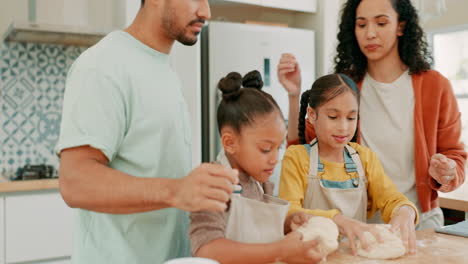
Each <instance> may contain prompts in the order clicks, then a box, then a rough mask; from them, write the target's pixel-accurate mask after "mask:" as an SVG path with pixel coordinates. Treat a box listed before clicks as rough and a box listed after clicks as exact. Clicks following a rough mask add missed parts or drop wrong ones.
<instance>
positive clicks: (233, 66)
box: [201, 21, 315, 194]
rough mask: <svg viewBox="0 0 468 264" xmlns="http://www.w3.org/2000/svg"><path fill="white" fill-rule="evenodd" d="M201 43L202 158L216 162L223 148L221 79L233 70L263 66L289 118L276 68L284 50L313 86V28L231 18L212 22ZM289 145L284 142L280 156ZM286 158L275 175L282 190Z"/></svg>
mask: <svg viewBox="0 0 468 264" xmlns="http://www.w3.org/2000/svg"><path fill="white" fill-rule="evenodd" d="M201 40H202V41H201V44H202V57H201V60H202V71H201V74H202V160H203V161H205V162H209V161H213V160H214V159H215V158H216V155H217V153H218V152H219V151H220V149H221V146H220V141H219V133H218V128H217V123H216V109H217V107H218V104H219V100H220V96H219V95H220V94H219V92H218V90H217V83H218V81H219V80H220V79H221V78H222V77H224V76H226V74H228V73H229V72H231V71H236V72H239V73H240V74H242V75H244V74H246V73H247V72H249V71H251V70H258V71H259V72H260V73H261V74H262V77H263V81H264V87H263V90H264V91H265V92H268V93H270V94H271V95H272V96H273V97H274V98H275V100H276V101H277V102H278V104H279V106H280V108H281V110H282V112H283V115H284V117H285V118H286V119H287V117H288V112H289V109H288V95H287V92H286V90H284V88H283V87H282V86H281V84H280V83H279V81H278V77H277V74H276V67H277V65H278V62H279V59H280V57H281V54H282V53H293V54H294V55H295V56H296V58H297V60H298V61H299V64H300V67H301V73H302V87H301V89H302V90H303V91H304V90H306V89H309V88H310V87H311V85H312V83H313V81H314V80H315V45H314V42H315V41H314V31H311V30H304V29H295V28H287V27H274V26H264V25H253V24H239V23H228V22H217V21H213V22H209V24H208V26H207V28H205V29H204V31H203V33H202V38H201ZM285 148H286V144H284V146H283V147H282V151H281V154H280V155H281V157H280V159H281V158H282V155H283V153H284V151H285ZM280 171H281V163H278V165H277V166H276V168H275V172H274V173H273V175H272V178H271V180H272V181H273V182H275V194H277V191H278V183H279V182H278V181H279V174H280Z"/></svg>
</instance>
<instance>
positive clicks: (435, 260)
mask: <svg viewBox="0 0 468 264" xmlns="http://www.w3.org/2000/svg"><path fill="white" fill-rule="evenodd" d="M416 236H417V241H416V246H417V249H416V250H417V251H416V254H415V255H406V256H403V257H401V258H398V259H394V260H375V259H368V258H363V257H359V256H352V255H351V254H350V251H349V249H347V248H345V247H344V245H342V244H341V245H340V248H338V250H337V251H336V252H334V253H332V254H331V255H330V256H328V258H327V262H325V263H326V264H335V263H346V264H348V263H362V264H380V263H388V264H391V263H394V264H395V263H398V264H420V263H421V264H439V263H440V264H467V263H468V238H464V237H458V236H451V235H445V234H440V233H436V232H434V230H432V229H427V230H422V231H417V232H416Z"/></svg>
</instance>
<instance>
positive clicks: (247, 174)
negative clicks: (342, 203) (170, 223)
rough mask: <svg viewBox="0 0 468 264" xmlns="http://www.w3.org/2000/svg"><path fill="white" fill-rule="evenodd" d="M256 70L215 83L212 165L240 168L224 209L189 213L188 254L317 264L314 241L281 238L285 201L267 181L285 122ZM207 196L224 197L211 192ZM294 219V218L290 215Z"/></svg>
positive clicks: (228, 259)
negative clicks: (216, 142)
mask: <svg viewBox="0 0 468 264" xmlns="http://www.w3.org/2000/svg"><path fill="white" fill-rule="evenodd" d="M262 87H263V81H262V77H261V75H260V73H259V72H258V71H252V72H249V73H248V74H246V75H245V76H244V77H242V76H241V75H240V74H239V73H237V72H231V73H229V74H228V75H227V76H226V77H224V78H222V79H221V80H220V81H219V84H218V89H220V90H221V92H222V100H221V103H220V104H219V106H218V111H217V121H218V130H219V134H220V136H221V143H222V145H223V151H221V152H220V153H219V155H218V157H217V160H216V163H220V164H222V165H224V166H226V167H230V168H233V169H236V170H238V171H239V185H237V186H236V187H237V189H235V192H234V194H233V195H232V196H231V199H230V201H229V203H228V209H227V210H226V211H224V212H196V213H192V214H191V216H190V219H191V223H190V231H189V235H190V240H191V243H192V254H193V255H194V256H197V257H206V258H210V259H215V260H217V261H219V262H220V263H223V264H226V263H247V262H248V263H273V262H276V261H284V262H287V263H318V262H319V261H320V260H321V259H322V257H323V256H322V254H321V253H320V251H319V250H318V249H317V243H318V242H317V241H308V242H303V241H302V240H301V236H302V235H300V234H299V233H298V232H295V231H294V232H290V233H289V234H287V235H286V236H284V231H283V230H284V229H286V230H290V229H292V228H291V227H287V226H285V222H291V221H285V218H286V215H287V212H288V208H289V203H288V202H287V201H285V200H281V199H279V198H276V197H273V196H271V193H272V192H273V186H272V184H273V183H271V182H269V181H268V179H269V178H270V176H271V175H272V173H273V170H274V168H275V165H276V164H277V163H278V154H279V148H280V146H281V145H282V143H283V142H284V140H285V137H286V124H285V122H284V118H283V115H282V113H281V110H280V108H279V107H278V104H277V103H276V101H275V100H274V99H273V97H272V96H271V95H270V94H268V93H266V92H264V91H262V90H261V89H262ZM210 195H211V196H215V197H216V196H219V195H224V193H222V192H221V191H220V192H219V193H211V194H210ZM292 217H293V216H292Z"/></svg>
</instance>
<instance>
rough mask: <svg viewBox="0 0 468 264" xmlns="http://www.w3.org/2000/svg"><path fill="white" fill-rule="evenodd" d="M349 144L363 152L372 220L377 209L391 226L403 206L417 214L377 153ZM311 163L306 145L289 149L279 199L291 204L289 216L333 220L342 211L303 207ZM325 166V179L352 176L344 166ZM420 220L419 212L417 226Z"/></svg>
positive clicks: (324, 162)
mask: <svg viewBox="0 0 468 264" xmlns="http://www.w3.org/2000/svg"><path fill="white" fill-rule="evenodd" d="M349 145H350V146H351V147H353V148H354V149H355V150H356V151H357V152H358V153H359V157H360V158H361V162H362V166H363V168H364V171H365V174H366V177H367V197H368V201H367V217H368V218H370V217H372V215H373V214H374V213H375V212H376V211H377V210H380V211H381V214H382V219H383V221H384V222H386V223H388V222H389V221H390V218H391V216H392V214H393V210H394V209H396V208H399V207H400V206H402V205H409V206H411V207H413V208H414V210H415V212H417V210H416V207H415V206H414V204H413V203H412V202H410V201H409V200H408V198H406V197H405V196H404V195H403V194H402V193H400V192H399V191H398V190H397V188H396V187H395V185H394V184H393V182H392V180H391V179H390V178H389V177H388V176H387V175H386V174H385V172H384V170H383V167H382V165H381V163H380V161H379V159H378V158H377V155H376V154H375V153H374V152H372V151H371V150H370V149H368V148H366V147H364V146H361V145H359V144H356V143H352V142H351V143H349ZM309 161H310V158H309V154H308V152H307V150H306V148H305V147H304V146H303V145H292V146H290V147H289V148H288V149H287V150H286V153H285V154H284V157H283V160H282V165H281V179H280V186H279V197H280V198H282V199H284V200H287V201H289V202H290V204H291V206H290V207H289V214H291V213H294V212H297V211H302V212H305V213H308V214H313V215H319V216H324V217H328V218H333V217H334V216H335V215H337V214H338V213H339V211H338V209H333V210H320V209H316V210H310V209H304V208H303V204H304V197H305V195H306V191H307V185H308V173H309V163H310V162H309ZM322 163H323V165H324V168H325V169H324V170H325V172H324V173H319V176H320V177H321V179H324V180H331V181H346V180H349V179H350V176H349V175H348V174H347V173H346V169H345V167H344V163H333V162H326V161H323V160H322ZM339 167H341V169H340V168H339ZM330 172H333V173H330ZM354 177H358V175H357V173H354V174H352V178H354ZM418 217H419V216H418V214H417V213H416V223H417V219H418Z"/></svg>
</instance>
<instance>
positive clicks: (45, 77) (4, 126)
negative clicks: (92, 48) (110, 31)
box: [0, 42, 86, 176]
mask: <svg viewBox="0 0 468 264" xmlns="http://www.w3.org/2000/svg"><path fill="white" fill-rule="evenodd" d="M85 49H86V48H84V47H75V46H59V45H45V44H34V43H16V42H4V43H0V173H2V174H3V175H5V176H11V175H13V174H14V173H15V172H16V170H17V169H18V168H19V167H22V166H24V165H25V164H42V163H46V164H51V165H53V166H54V167H56V168H57V165H58V159H57V158H56V156H55V155H54V153H53V149H54V146H55V144H56V142H57V139H58V135H59V130H60V119H61V118H60V117H61V109H62V100H63V92H64V88H65V79H66V74H67V72H68V69H69V67H70V66H71V64H72V63H73V61H74V60H75V59H76V58H77V57H78V55H80V54H81V52H83V51H84V50H85Z"/></svg>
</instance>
